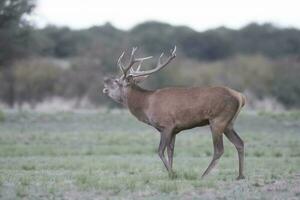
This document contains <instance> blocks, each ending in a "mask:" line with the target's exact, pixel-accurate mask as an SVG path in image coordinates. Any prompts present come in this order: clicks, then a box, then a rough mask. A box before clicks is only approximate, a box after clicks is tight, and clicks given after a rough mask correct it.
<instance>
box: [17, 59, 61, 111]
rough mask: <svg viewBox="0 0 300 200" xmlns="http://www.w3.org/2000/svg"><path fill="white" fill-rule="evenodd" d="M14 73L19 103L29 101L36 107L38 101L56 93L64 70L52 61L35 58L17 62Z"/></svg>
mask: <svg viewBox="0 0 300 200" xmlns="http://www.w3.org/2000/svg"><path fill="white" fill-rule="evenodd" d="M13 73H14V77H15V94H16V101H17V103H18V104H19V105H22V104H23V103H24V102H29V103H30V105H31V106H32V107H34V106H35V105H36V103H37V102H40V101H42V100H44V99H45V98H46V97H49V96H53V95H54V94H55V89H56V87H57V81H58V80H59V78H60V75H61V74H62V70H61V69H60V68H59V67H58V66H57V65H55V63H53V62H51V61H48V60H43V59H33V60H24V61H20V62H18V63H16V64H15V65H14V70H13Z"/></svg>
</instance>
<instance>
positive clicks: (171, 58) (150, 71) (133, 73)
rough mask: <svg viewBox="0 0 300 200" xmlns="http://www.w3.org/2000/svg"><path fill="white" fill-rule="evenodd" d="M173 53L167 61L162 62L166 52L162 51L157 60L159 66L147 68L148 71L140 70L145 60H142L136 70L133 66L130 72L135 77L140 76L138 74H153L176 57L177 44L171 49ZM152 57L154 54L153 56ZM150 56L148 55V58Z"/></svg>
mask: <svg viewBox="0 0 300 200" xmlns="http://www.w3.org/2000/svg"><path fill="white" fill-rule="evenodd" d="M170 52H171V55H170V56H169V57H168V58H167V60H166V61H165V62H163V63H162V61H161V58H162V57H163V56H164V53H162V54H161V55H160V57H159V59H158V61H157V66H156V67H155V68H154V69H151V70H146V71H140V68H141V65H142V62H143V61H144V60H145V59H143V60H140V64H139V66H138V67H137V69H136V70H133V69H132V68H131V69H130V74H129V75H131V76H133V77H138V76H146V75H150V74H153V73H154V72H157V71H159V70H161V69H162V68H164V67H165V66H166V65H167V64H169V63H170V62H171V60H173V59H174V58H175V57H176V46H175V47H174V49H173V50H172V49H171V50H170ZM151 57H152V56H151ZM148 58H150V57H147V59H148Z"/></svg>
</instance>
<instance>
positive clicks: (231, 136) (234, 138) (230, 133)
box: [224, 126, 245, 180]
mask: <svg viewBox="0 0 300 200" xmlns="http://www.w3.org/2000/svg"><path fill="white" fill-rule="evenodd" d="M224 133H225V135H226V137H227V138H228V140H229V141H230V142H231V143H233V144H234V146H235V148H236V150H237V152H238V157H239V176H238V177H237V179H238V180H239V179H244V178H245V176H244V173H243V172H244V142H243V140H242V139H241V138H240V137H239V136H238V134H237V133H236V132H235V130H234V129H233V127H232V126H231V127H229V128H226V130H225V132H224Z"/></svg>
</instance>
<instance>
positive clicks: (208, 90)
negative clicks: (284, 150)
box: [103, 47, 245, 179]
mask: <svg viewBox="0 0 300 200" xmlns="http://www.w3.org/2000/svg"><path fill="white" fill-rule="evenodd" d="M136 50H137V48H133V50H132V52H131V56H130V59H129V62H128V64H127V65H126V66H125V65H124V64H123V63H122V59H123V56H124V52H123V53H122V55H121V56H120V58H119V59H118V66H119V67H120V69H121V71H122V75H121V77H118V78H105V79H104V89H103V93H105V94H107V95H108V96H109V97H110V98H112V99H113V100H114V101H116V102H118V103H120V104H123V105H124V106H126V107H128V109H129V110H130V112H131V113H132V114H133V115H134V116H135V117H136V118H137V119H138V120H140V121H142V122H144V123H146V124H149V125H150V126H153V127H154V128H155V129H157V130H158V131H159V132H160V144H159V148H158V155H159V157H160V158H161V160H162V162H163V163H164V165H165V167H166V168H167V170H168V172H169V173H170V174H172V173H173V171H172V164H173V152H174V144H175V137H176V134H177V133H179V132H180V131H182V130H186V129H191V128H194V127H200V126H205V125H209V126H210V129H211V133H212V140H213V146H214V154H213V158H212V161H211V162H210V164H209V166H208V167H207V169H206V170H205V172H204V173H203V175H202V177H204V176H206V175H207V174H208V173H209V172H210V171H211V169H212V168H213V167H214V166H215V165H216V163H217V161H218V160H219V158H220V157H221V156H222V154H223V152H224V147H223V133H224V134H225V136H226V137H227V138H228V139H229V140H230V142H232V143H233V144H234V145H235V147H236V149H237V152H238V158H239V175H238V177H237V179H243V178H244V175H243V168H244V143H243V141H242V139H241V138H240V137H239V136H238V134H237V133H236V131H235V130H234V127H233V124H234V121H235V119H236V117H237V115H238V113H239V112H240V110H241V108H242V107H243V106H244V104H245V97H244V95H242V94H241V93H239V92H237V91H235V90H232V89H230V88H227V87H188V88H175V87H174V88H173V87H171V88H163V89H158V90H154V91H148V90H145V89H143V88H141V87H139V86H138V83H140V82H141V81H143V80H145V79H146V78H147V77H148V76H149V75H151V74H153V73H155V72H157V71H159V70H161V69H163V68H164V67H165V66H166V65H167V64H169V63H170V62H171V61H172V60H173V59H174V58H175V56H176V54H175V52H176V47H174V49H173V50H171V55H170V56H169V57H168V58H167V59H165V61H162V57H163V54H161V56H160V57H159V59H158V62H157V66H156V67H155V68H154V69H151V70H146V71H141V70H140V69H141V64H142V62H143V61H144V60H146V59H149V58H151V57H145V58H136V57H135V52H136ZM134 64H138V67H137V68H136V69H134V68H133V65H134ZM166 148H167V154H168V160H167V159H166V158H165V154H164V152H165V149H166Z"/></svg>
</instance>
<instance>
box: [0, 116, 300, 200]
mask: <svg viewBox="0 0 300 200" xmlns="http://www.w3.org/2000/svg"><path fill="white" fill-rule="evenodd" d="M4 114H5V120H4V121H2V122H0V198H1V199H300V113H297V112H292V113H291V112H290V113H281V114H272V113H255V114H254V113H241V116H240V117H239V119H238V120H237V123H236V129H237V131H238V133H239V134H240V136H241V137H242V138H243V139H244V141H245V146H246V158H245V168H246V169H245V170H246V171H245V175H246V179H245V180H240V181H236V180H235V178H236V176H237V169H238V160H237V153H236V150H235V148H234V147H233V146H232V145H231V144H230V143H229V142H228V140H227V139H224V141H225V153H224V155H223V157H222V158H221V159H220V162H219V164H218V165H217V167H216V168H215V169H214V170H213V171H212V173H211V174H210V175H209V176H208V177H207V178H206V179H203V180H201V179H200V176H201V173H202V172H203V171H204V170H205V168H206V167H207V165H208V164H209V162H210V160H211V157H212V141H211V135H210V132H209V129H208V128H196V129H193V130H190V131H185V132H182V133H181V134H179V135H178V136H177V140H176V145H175V156H174V169H175V172H176V174H177V177H176V178H173V179H171V178H169V177H168V174H167V172H166V170H165V169H164V166H163V164H162V162H161V160H160V159H159V157H158V155H157V153H156V150H157V146H158V143H159V134H158V133H157V132H156V131H155V130H154V129H153V128H151V127H148V126H146V125H144V124H142V123H140V122H138V121H137V120H136V119H135V118H133V117H132V116H131V115H129V114H128V113H127V112H126V111H111V112H81V113H79V112H76V113H75V112H58V113H52V114H50V113H48V114H45V113H34V112H5V113H4Z"/></svg>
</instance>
